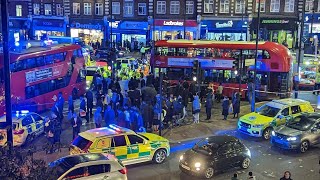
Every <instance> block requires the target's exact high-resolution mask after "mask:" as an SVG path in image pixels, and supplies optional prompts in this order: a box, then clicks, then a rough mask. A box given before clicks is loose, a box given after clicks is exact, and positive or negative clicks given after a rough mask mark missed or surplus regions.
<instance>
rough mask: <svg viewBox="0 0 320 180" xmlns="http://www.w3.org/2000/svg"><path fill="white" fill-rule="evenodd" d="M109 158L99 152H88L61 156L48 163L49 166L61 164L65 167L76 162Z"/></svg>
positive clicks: (75, 164)
mask: <svg viewBox="0 0 320 180" xmlns="http://www.w3.org/2000/svg"><path fill="white" fill-rule="evenodd" d="M101 160H109V158H108V156H106V155H105V154H101V153H90V154H77V155H69V156H65V157H62V158H60V159H58V160H56V161H53V162H51V163H50V164H49V166H50V167H55V166H57V165H59V164H63V165H64V166H66V167H69V168H72V167H74V166H77V165H78V164H82V163H88V162H93V161H101Z"/></svg>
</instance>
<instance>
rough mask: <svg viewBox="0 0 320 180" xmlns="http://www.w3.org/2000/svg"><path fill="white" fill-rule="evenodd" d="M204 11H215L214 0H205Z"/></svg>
mask: <svg viewBox="0 0 320 180" xmlns="http://www.w3.org/2000/svg"><path fill="white" fill-rule="evenodd" d="M203 3H204V13H213V4H214V1H213V0H204V2H203Z"/></svg>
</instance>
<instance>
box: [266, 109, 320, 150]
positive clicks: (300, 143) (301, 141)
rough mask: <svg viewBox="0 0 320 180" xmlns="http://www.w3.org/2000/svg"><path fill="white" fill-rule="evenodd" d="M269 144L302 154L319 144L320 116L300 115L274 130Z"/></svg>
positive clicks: (312, 114)
mask: <svg viewBox="0 0 320 180" xmlns="http://www.w3.org/2000/svg"><path fill="white" fill-rule="evenodd" d="M271 143H272V145H274V146H277V147H280V148H283V149H298V150H299V151H300V152H302V153H304V152H306V151H307V150H308V149H309V147H310V146H312V145H316V144H320V114H319V113H310V114H302V115H299V116H297V117H295V118H293V119H292V120H290V121H288V123H286V124H285V125H283V126H280V127H277V128H275V129H274V131H272V136H271Z"/></svg>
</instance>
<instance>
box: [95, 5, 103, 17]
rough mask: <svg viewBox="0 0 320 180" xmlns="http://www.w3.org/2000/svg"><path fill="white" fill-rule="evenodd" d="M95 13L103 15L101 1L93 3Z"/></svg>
mask: <svg viewBox="0 0 320 180" xmlns="http://www.w3.org/2000/svg"><path fill="white" fill-rule="evenodd" d="M95 14H96V15H103V4H102V3H96V4H95Z"/></svg>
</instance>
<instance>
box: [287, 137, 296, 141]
mask: <svg viewBox="0 0 320 180" xmlns="http://www.w3.org/2000/svg"><path fill="white" fill-rule="evenodd" d="M295 140H297V137H288V138H287V141H295Z"/></svg>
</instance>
